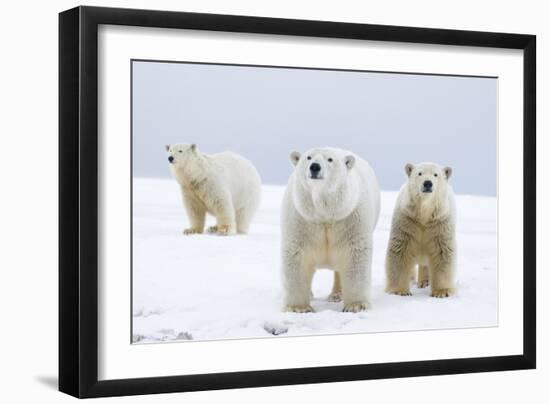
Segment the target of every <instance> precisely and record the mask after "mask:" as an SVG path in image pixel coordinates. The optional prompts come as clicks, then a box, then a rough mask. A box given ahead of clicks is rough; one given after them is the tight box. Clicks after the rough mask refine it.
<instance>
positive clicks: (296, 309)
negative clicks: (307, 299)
mask: <svg viewBox="0 0 550 404" xmlns="http://www.w3.org/2000/svg"><path fill="white" fill-rule="evenodd" d="M284 310H285V311H286V312H289V313H313V312H314V311H315V310H313V307H311V306H310V305H309V304H307V305H294V304H287V305H286V306H285V309H284Z"/></svg>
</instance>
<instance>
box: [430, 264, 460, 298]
mask: <svg viewBox="0 0 550 404" xmlns="http://www.w3.org/2000/svg"><path fill="white" fill-rule="evenodd" d="M430 282H431V286H432V293H431V296H432V297H439V298H441V297H449V296H451V295H452V294H453V293H454V291H455V262H454V257H449V258H448V259H443V260H437V262H436V263H435V264H434V265H431V266H430Z"/></svg>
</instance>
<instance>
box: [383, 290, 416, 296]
mask: <svg viewBox="0 0 550 404" xmlns="http://www.w3.org/2000/svg"><path fill="white" fill-rule="evenodd" d="M388 293H389V294H390V295H398V296H412V293H411V291H410V290H405V289H390V290H388Z"/></svg>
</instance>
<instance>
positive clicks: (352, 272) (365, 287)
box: [281, 148, 380, 313]
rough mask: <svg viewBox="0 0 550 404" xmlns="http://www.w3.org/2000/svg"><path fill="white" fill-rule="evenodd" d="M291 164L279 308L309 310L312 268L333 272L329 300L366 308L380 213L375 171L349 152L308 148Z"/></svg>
mask: <svg viewBox="0 0 550 404" xmlns="http://www.w3.org/2000/svg"><path fill="white" fill-rule="evenodd" d="M290 160H291V163H292V164H293V165H294V166H295V169H294V172H293V173H292V174H291V176H290V179H289V181H288V185H287V188H286V192H285V195H284V198H283V204H282V212H281V227H282V241H281V244H282V245H281V248H282V251H281V252H282V257H281V259H282V276H283V288H284V310H285V311H291V312H298V313H304V312H311V311H313V309H312V307H311V305H310V298H311V295H310V293H311V292H310V291H311V282H312V280H313V275H314V273H315V271H316V270H317V269H321V268H324V269H332V270H333V271H334V286H333V288H332V293H331V294H330V296H329V300H331V301H340V300H341V299H343V301H344V311H351V312H358V311H362V310H366V309H367V308H368V307H369V305H370V299H369V294H370V284H371V265H372V251H373V231H374V228H375V226H376V223H377V221H378V216H379V213H380V190H379V188H378V182H377V180H376V176H375V175H374V171H373V170H372V168H371V167H370V165H369V164H368V163H367V162H366V161H365V160H363V159H361V158H359V157H358V156H356V155H354V154H353V153H351V152H348V151H345V150H340V149H334V148H318V149H311V150H309V151H307V152H305V153H304V154H300V153H298V152H292V153H291V154H290Z"/></svg>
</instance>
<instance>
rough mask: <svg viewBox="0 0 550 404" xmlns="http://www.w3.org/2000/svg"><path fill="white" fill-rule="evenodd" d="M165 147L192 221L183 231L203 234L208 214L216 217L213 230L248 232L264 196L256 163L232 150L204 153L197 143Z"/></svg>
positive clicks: (227, 233) (211, 230) (219, 231)
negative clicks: (261, 197)
mask: <svg viewBox="0 0 550 404" xmlns="http://www.w3.org/2000/svg"><path fill="white" fill-rule="evenodd" d="M166 150H167V152H168V155H169V158H170V157H172V158H173V161H172V162H171V163H170V169H171V170H172V173H173V174H174V176H175V177H176V180H177V181H178V183H179V185H180V187H181V193H182V198H183V203H184V206H185V209H186V211H187V215H188V217H189V222H190V224H191V227H190V228H188V229H185V230H184V234H195V233H202V232H203V231H204V222H205V219H206V213H210V214H211V215H213V216H215V217H216V226H212V227H211V228H209V231H210V232H213V233H217V234H220V235H230V234H235V233H247V232H248V228H249V225H250V222H251V220H252V218H253V216H254V214H255V213H256V210H257V209H258V205H259V203H260V196H261V179H260V175H259V174H258V171H257V170H256V168H255V167H254V165H253V164H252V163H251V162H250V161H248V160H247V159H245V158H243V157H241V156H239V155H238V154H236V153H232V152H223V153H217V154H205V153H201V152H200V151H199V150H198V149H197V147H196V145H188V144H174V145H168V146H166Z"/></svg>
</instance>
